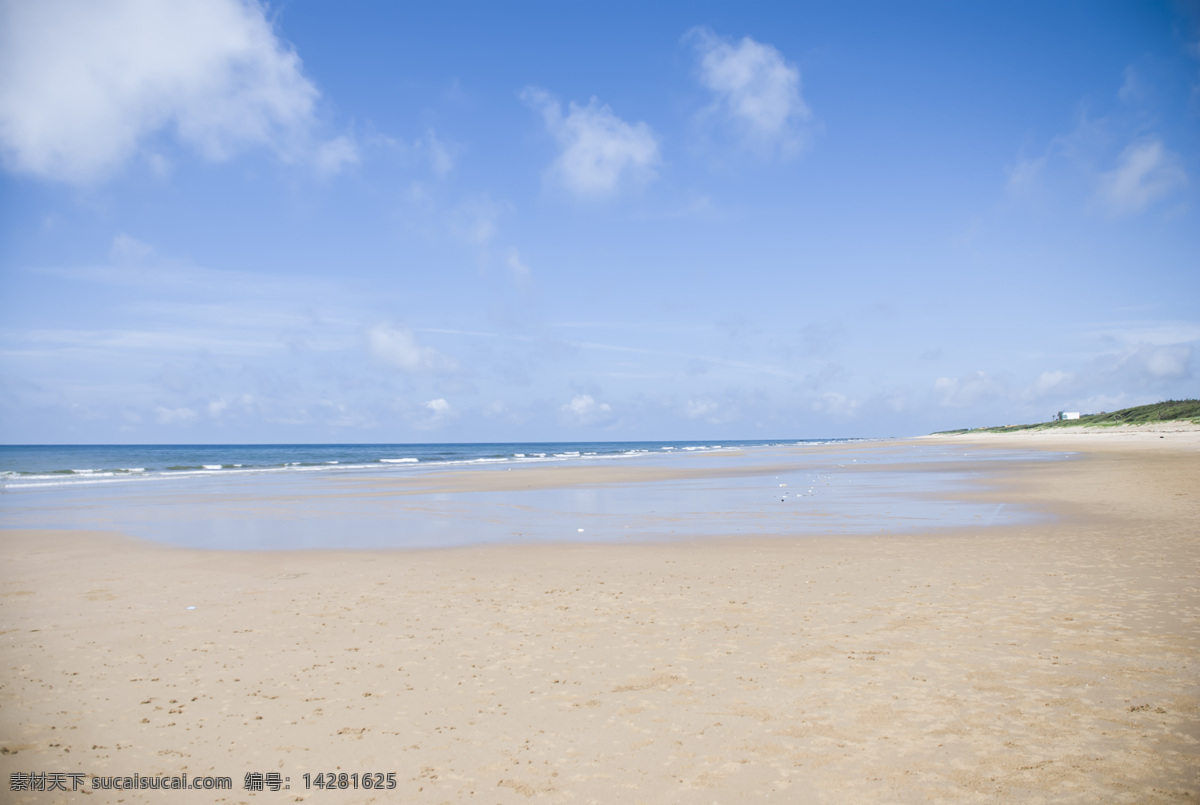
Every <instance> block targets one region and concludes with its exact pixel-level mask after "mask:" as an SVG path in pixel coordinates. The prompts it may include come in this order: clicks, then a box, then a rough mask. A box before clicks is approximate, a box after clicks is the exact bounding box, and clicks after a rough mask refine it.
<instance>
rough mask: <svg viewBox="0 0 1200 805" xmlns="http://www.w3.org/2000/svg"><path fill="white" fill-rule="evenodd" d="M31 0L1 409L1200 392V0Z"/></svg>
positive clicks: (626, 420)
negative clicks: (651, 0) (1198, 0)
mask: <svg viewBox="0 0 1200 805" xmlns="http://www.w3.org/2000/svg"><path fill="white" fill-rule="evenodd" d="M0 7H2V8H3V22H2V24H0V159H2V160H3V162H2V164H3V173H2V174H0V283H2V284H0V442H5V443H95V442H129V443H142V442H145V443H170V442H330V441H332V442H405V441H519V440H578V439H665V438H671V439H685V438H694V439H700V440H707V439H722V438H726V439H728V438H817V437H823V436H889V435H897V436H901V435H911V434H917V433H924V432H928V431H930V430H935V429H945V428H953V427H964V426H975V425H985V424H1004V423H1010V422H1018V421H1039V420H1043V419H1046V418H1048V417H1049V416H1050V415H1051V414H1053V413H1054V412H1055V411H1057V410H1064V409H1065V410H1082V411H1095V410H1113V409H1115V408H1119V407H1124V406H1127V405H1136V404H1140V403H1145V402H1153V401H1156V400H1159V399H1165V398H1171V397H1175V398H1180V397H1195V396H1198V384H1197V372H1198V368H1200V367H1198V360H1200V357H1198V355H1200V215H1198V211H1200V203H1198V202H1200V196H1198V194H1197V188H1198V187H1200V16H1198V12H1197V11H1196V6H1195V5H1194V4H1193V5H1190V6H1188V5H1182V4H1171V3H1163V4H1157V3H1148V2H1147V3H1132V2H1130V3H1103V2H1081V3H1068V2H1059V3H1049V4H1047V3H1003V4H983V3H957V2H955V3H944V4H942V3H911V4H898V3H836V4H835V3H755V4H746V3H738V4H734V3H693V2H689V3H656V4H645V3H604V4H600V3H564V2H556V3H511V4H505V3H437V4H416V3H383V2H381V3H369V2H353V3H317V2H306V1H305V0H294V1H293V2H286V3H274V4H271V5H260V4H256V3H254V2H243V1H241V0H203V2H191V1H190V0H187V1H185V0H178V2H168V3H147V2H133V0H107V2H99V3H79V2H64V1H63V0H47V1H46V2H39V3H25V2H17V1H16V0H10V1H8V2H3V4H2V6H0Z"/></svg>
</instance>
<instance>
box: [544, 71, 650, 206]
mask: <svg viewBox="0 0 1200 805" xmlns="http://www.w3.org/2000/svg"><path fill="white" fill-rule="evenodd" d="M521 100H523V101H524V102H525V103H526V104H528V105H529V106H530V107H531V108H532V109H534V110H536V111H538V112H540V113H541V114H542V119H543V120H544V121H545V123H546V129H547V130H548V131H549V132H550V134H551V136H553V137H554V139H555V140H556V141H557V142H558V145H559V148H560V149H561V151H560V153H559V155H558V158H557V159H555V160H554V162H553V164H552V165H551V166H550V170H549V172H548V177H549V178H550V179H552V180H553V181H555V182H556V183H559V184H561V185H562V186H563V187H565V188H566V189H567V190H568V191H569V192H571V193H573V194H575V195H577V196H580V197H585V198H600V197H604V196H611V195H614V194H615V193H617V192H618V191H619V190H620V189H621V187H622V185H624V184H627V183H631V182H632V183H641V182H646V181H649V180H650V179H651V178H653V176H654V171H655V168H656V167H657V166H658V164H659V161H660V156H659V149H658V140H657V139H656V138H655V136H654V132H653V131H652V130H651V128H650V127H649V126H648V125H646V124H645V123H634V124H632V125H630V124H629V123H626V122H625V121H624V120H622V119H621V118H619V117H617V116H616V115H614V114H613V112H612V109H610V108H609V107H608V106H606V105H604V104H601V103H600V101H599V100H597V99H596V98H592V99H591V100H590V101H588V105H587V106H579V105H577V104H575V103H571V104H570V105H569V107H568V113H567V116H566V117H563V113H562V106H561V104H560V103H559V102H558V100H557V99H555V98H553V97H551V96H550V95H549V94H548V93H546V92H544V91H543V90H540V89H536V88H533V87H530V88H528V89H526V90H525V91H524V92H522V93H521Z"/></svg>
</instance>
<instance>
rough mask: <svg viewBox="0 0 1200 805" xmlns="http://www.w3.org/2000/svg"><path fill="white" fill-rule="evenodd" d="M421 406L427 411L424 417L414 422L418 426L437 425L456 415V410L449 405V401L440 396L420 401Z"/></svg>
mask: <svg viewBox="0 0 1200 805" xmlns="http://www.w3.org/2000/svg"><path fill="white" fill-rule="evenodd" d="M421 407H422V408H424V409H425V410H426V411H428V413H427V414H426V415H425V418H424V419H422V420H421V421H419V422H417V423H416V424H417V427H419V428H433V427H437V426H438V425H441V424H442V423H444V422H447V421H449V420H451V419H454V418H455V417H457V416H458V412H457V411H455V410H454V409H453V408H451V407H450V403H448V402H446V401H445V400H444V399H442V398H441V397H439V398H437V399H436V400H429V401H428V402H425V403H422V404H421Z"/></svg>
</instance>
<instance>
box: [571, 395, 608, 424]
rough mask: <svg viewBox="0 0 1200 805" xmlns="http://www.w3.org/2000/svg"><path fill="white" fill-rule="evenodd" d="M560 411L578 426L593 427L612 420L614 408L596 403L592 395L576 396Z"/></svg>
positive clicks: (606, 404)
mask: <svg viewBox="0 0 1200 805" xmlns="http://www.w3.org/2000/svg"><path fill="white" fill-rule="evenodd" d="M560 410H561V411H562V413H563V416H564V417H565V418H566V419H567V420H569V421H571V422H573V423H575V424H577V425H593V424H596V423H599V422H604V421H606V420H608V419H611V418H612V406H610V405H609V404H608V403H598V402H596V401H595V400H594V399H593V398H592V395H590V394H576V395H575V396H574V397H572V398H571V401H570V402H569V403H567V404H566V405H564V406H563V407H562V408H561V409H560Z"/></svg>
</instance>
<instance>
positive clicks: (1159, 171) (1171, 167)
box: [1097, 139, 1188, 215]
mask: <svg viewBox="0 0 1200 805" xmlns="http://www.w3.org/2000/svg"><path fill="white" fill-rule="evenodd" d="M1187 183H1188V177H1187V173H1186V172H1185V171H1184V169H1183V166H1182V164H1181V163H1180V160H1179V157H1178V156H1177V155H1176V154H1174V153H1172V152H1171V151H1168V150H1167V149H1166V148H1165V147H1164V146H1163V144H1162V142H1161V141H1159V140H1157V139H1152V140H1147V141H1145V142H1139V143H1134V144H1132V145H1130V146H1129V147H1127V148H1126V149H1125V150H1124V151H1122V152H1121V155H1120V156H1119V157H1118V158H1117V165H1116V167H1115V168H1113V169H1112V170H1111V171H1107V172H1105V173H1103V174H1101V175H1100V184H1099V188H1098V189H1097V197H1098V198H1099V200H1100V201H1101V203H1102V204H1103V205H1104V206H1105V207H1106V208H1107V209H1108V210H1109V211H1110V212H1111V213H1113V214H1116V215H1124V214H1128V213H1133V212H1140V211H1141V210H1143V209H1145V208H1146V207H1147V206H1149V205H1150V204H1152V203H1153V202H1155V201H1158V200H1159V199H1162V198H1164V197H1166V196H1167V195H1169V194H1171V193H1173V192H1174V191H1176V190H1178V189H1180V188H1182V187H1185V186H1187Z"/></svg>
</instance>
